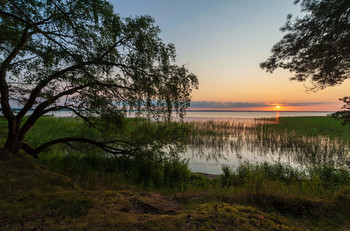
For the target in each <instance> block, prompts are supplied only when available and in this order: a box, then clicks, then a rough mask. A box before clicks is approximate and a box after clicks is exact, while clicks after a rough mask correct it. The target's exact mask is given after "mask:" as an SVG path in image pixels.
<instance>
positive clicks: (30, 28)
mask: <svg viewBox="0 0 350 231" xmlns="http://www.w3.org/2000/svg"><path fill="white" fill-rule="evenodd" d="M159 33H160V30H159V28H158V27H157V26H155V25H154V20H153V18H151V17H149V16H140V17H135V18H124V19H122V18H121V17H119V16H118V15H117V14H115V13H114V12H113V7H112V5H111V4H110V3H109V2H107V1H105V0H3V1H0V97H1V109H2V114H3V115H4V117H5V118H6V119H7V121H8V137H7V140H6V143H5V146H4V147H3V149H4V150H7V151H9V152H12V153H18V152H19V150H20V149H23V150H25V151H26V152H28V153H29V154H31V155H33V156H37V154H38V153H39V152H40V151H42V150H43V149H44V148H47V147H49V146H51V145H54V144H58V143H69V142H73V141H74V142H86V143H90V144H94V145H97V146H99V147H101V148H102V149H104V150H105V151H110V152H118V151H121V150H119V149H118V148H116V147H115V146H113V145H112V141H105V142H97V141H95V140H89V139H86V138H79V137H66V138H61V139H57V140H51V141H49V142H47V143H44V144H42V145H41V146H39V147H30V146H29V145H28V144H26V143H24V138H25V135H26V133H27V132H28V131H29V130H30V129H31V128H32V126H33V125H34V124H35V123H36V121H37V120H38V119H39V118H40V117H41V116H42V115H44V114H46V113H49V112H55V111H59V110H62V109H66V110H71V111H72V112H73V113H75V114H76V115H77V116H79V117H82V118H83V119H84V120H85V121H86V122H87V123H90V125H94V124H93V121H96V119H91V118H96V117H100V118H106V117H108V118H110V117H115V116H123V115H124V114H125V113H126V111H127V110H133V111H138V112H141V113H142V112H147V113H148V114H149V115H151V116H163V117H164V118H169V117H170V115H171V113H172V111H176V112H177V113H178V114H180V116H181V115H183V113H184V110H185V109H186V108H187V107H188V106H189V103H190V94H191V90H192V89H193V88H196V87H197V85H198V80H197V78H196V76H195V75H194V74H191V73H189V71H188V70H187V68H186V67H185V66H178V65H176V64H175V48H174V46H173V45H172V44H164V43H163V42H162V40H161V39H160V38H159ZM14 103H16V104H17V105H21V107H20V108H21V110H20V111H19V112H18V113H14V112H13V110H12V108H11V105H14ZM30 111H32V113H31V114H30V115H29V116H28V118H26V119H25V120H24V118H25V115H26V114H28V112H30Z"/></svg>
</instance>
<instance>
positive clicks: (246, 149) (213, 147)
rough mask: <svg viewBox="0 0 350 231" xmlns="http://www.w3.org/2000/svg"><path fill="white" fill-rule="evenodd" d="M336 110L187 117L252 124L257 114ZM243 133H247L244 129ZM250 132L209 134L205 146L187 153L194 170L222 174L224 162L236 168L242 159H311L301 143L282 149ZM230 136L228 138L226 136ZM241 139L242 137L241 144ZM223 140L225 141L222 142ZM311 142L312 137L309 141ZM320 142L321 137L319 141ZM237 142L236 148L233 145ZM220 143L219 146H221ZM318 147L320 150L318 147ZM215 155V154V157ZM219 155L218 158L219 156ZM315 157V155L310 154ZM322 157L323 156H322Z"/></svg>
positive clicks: (295, 161)
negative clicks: (218, 137) (216, 137)
mask: <svg viewBox="0 0 350 231" xmlns="http://www.w3.org/2000/svg"><path fill="white" fill-rule="evenodd" d="M331 113H332V112H217V111H215V112H188V113H187V115H186V117H185V121H201V122H205V121H231V122H232V121H233V122H237V123H242V124H249V123H252V122H254V119H256V118H271V117H273V118H276V121H278V119H279V117H292V116H327V115H329V114H331ZM242 133H244V132H243V131H242ZM248 136H251V135H248V134H245V135H243V136H239V135H238V136H237V135H236V136H234V135H228V137H224V138H222V139H224V140H221V141H217V140H216V141H215V140H213V139H212V138H209V139H208V140H207V141H205V142H207V143H209V145H207V146H206V145H205V144H204V146H205V148H204V150H203V148H200V149H201V150H198V149H197V148H193V147H190V148H189V149H188V151H187V153H186V154H185V157H186V158H188V159H189V167H190V169H191V171H193V172H203V173H209V174H221V173H222V165H229V166H231V167H232V168H235V167H237V166H239V165H240V163H242V162H246V161H248V162H250V163H256V162H266V161H267V162H270V163H273V162H283V163H288V164H290V165H292V166H295V167H298V166H300V165H301V164H300V163H301V162H302V161H304V162H307V161H308V160H305V157H303V156H301V155H303V154H305V153H303V150H300V148H299V149H298V147H297V148H296V147H293V148H294V149H296V151H294V152H298V153H293V151H291V150H290V149H288V150H286V149H284V150H282V149H283V148H282V149H281V147H273V146H272V147H271V146H269V147H267V145H268V144H266V143H263V142H260V143H259V144H257V143H256V141H251V140H249V139H250V138H247V137H248ZM225 139H226V140H225ZM237 139H242V141H240V143H239V144H238V145H237ZM220 142H221V143H220ZM307 142H308V141H307ZM315 142H319V141H315ZM233 145H234V148H232V146H233ZM218 147H219V148H218ZM316 151H317V150H316ZM211 157H214V158H211ZM215 157H216V158H215ZM311 158H315V157H310V158H309V159H311ZM318 158H323V157H320V156H318Z"/></svg>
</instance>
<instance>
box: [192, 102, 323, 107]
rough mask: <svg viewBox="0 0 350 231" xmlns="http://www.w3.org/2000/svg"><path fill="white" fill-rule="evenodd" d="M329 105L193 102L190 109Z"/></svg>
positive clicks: (316, 103)
mask: <svg viewBox="0 0 350 231" xmlns="http://www.w3.org/2000/svg"><path fill="white" fill-rule="evenodd" d="M321 104H327V102H302V103H266V102H252V103H249V102H215V101H192V102H191V106H190V108H254V107H267V106H274V105H281V106H315V105H321Z"/></svg>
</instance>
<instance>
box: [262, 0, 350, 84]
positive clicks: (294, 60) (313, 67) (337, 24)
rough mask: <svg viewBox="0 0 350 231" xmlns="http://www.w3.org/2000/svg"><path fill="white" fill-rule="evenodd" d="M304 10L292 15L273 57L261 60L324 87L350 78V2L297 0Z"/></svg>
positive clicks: (270, 66) (274, 49)
mask: <svg viewBox="0 0 350 231" xmlns="http://www.w3.org/2000/svg"><path fill="white" fill-rule="evenodd" d="M295 3H300V5H301V10H302V12H304V13H305V14H304V15H303V17H301V18H295V19H294V20H292V16H291V15H289V16H288V18H287V22H286V24H285V26H284V27H282V28H281V31H283V32H285V33H286V34H285V35H284V37H283V38H282V40H281V41H279V42H278V43H277V44H276V45H274V47H273V48H272V55H271V57H270V58H269V59H268V60H267V61H266V62H264V63H262V64H261V67H262V68H263V69H266V70H267V71H270V72H273V71H274V70H275V69H276V68H283V69H287V70H289V71H291V72H294V73H295V76H294V77H293V78H292V79H294V80H298V81H305V80H306V79H308V78H311V80H312V81H313V82H314V89H315V90H316V89H323V88H325V87H328V86H334V85H337V84H340V83H342V82H343V81H344V80H345V79H347V78H349V77H350V76H349V63H350V59H349V56H348V55H347V54H348V53H349V51H350V46H349V43H348V42H347V41H348V39H349V37H348V36H349V32H350V21H349V11H350V3H349V1H347V0H337V1H328V0H297V1H295Z"/></svg>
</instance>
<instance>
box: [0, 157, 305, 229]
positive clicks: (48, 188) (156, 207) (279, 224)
mask: <svg viewBox="0 0 350 231" xmlns="http://www.w3.org/2000/svg"><path fill="white" fill-rule="evenodd" d="M0 169H1V171H0V188H1V191H0V208H1V210H0V229H1V230H140V229H146V230H230V229H231V230H297V229H298V227H297V226H296V225H292V223H293V222H291V221H290V220H288V219H286V218H283V217H281V216H279V215H276V214H268V213H264V212H261V211H259V210H257V209H254V208H252V207H247V206H242V205H237V203H224V202H212V201H208V202H198V203H195V204H193V203H187V201H186V200H184V201H181V196H182V195H181V194H169V193H168V194H161V193H158V192H150V191H142V190H140V189H137V188H134V187H131V186H130V188H129V189H128V190H126V189H121V190H114V191H111V190H103V191H88V190H83V189H82V188H80V187H79V185H77V184H76V183H74V182H73V181H72V179H70V178H69V177H67V176H64V175H61V174H59V173H56V172H54V171H51V170H50V169H49V168H48V167H46V166H44V165H42V164H39V163H37V162H36V161H34V160H30V159H26V158H12V159H10V160H5V161H4V160H1V161H0ZM187 196H188V195H187Z"/></svg>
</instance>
